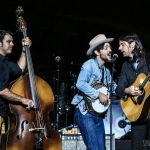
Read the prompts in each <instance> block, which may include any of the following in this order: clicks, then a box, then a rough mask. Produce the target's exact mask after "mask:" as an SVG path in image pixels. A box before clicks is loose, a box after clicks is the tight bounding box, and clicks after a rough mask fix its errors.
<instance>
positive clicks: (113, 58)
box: [111, 54, 118, 63]
mask: <svg viewBox="0 0 150 150" xmlns="http://www.w3.org/2000/svg"><path fill="white" fill-rule="evenodd" d="M117 58H118V55H117V54H113V57H112V60H111V62H112V63H114V62H115V61H116V59H117Z"/></svg>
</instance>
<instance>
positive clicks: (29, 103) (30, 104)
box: [21, 98, 34, 110]
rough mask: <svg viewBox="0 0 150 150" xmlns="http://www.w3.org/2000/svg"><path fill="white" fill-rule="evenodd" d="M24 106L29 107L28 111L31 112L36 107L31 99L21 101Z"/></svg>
mask: <svg viewBox="0 0 150 150" xmlns="http://www.w3.org/2000/svg"><path fill="white" fill-rule="evenodd" d="M21 102H22V104H24V105H27V107H26V109H27V110H30V108H32V107H33V106H34V103H33V101H32V100H31V99H27V98H22V99H21Z"/></svg>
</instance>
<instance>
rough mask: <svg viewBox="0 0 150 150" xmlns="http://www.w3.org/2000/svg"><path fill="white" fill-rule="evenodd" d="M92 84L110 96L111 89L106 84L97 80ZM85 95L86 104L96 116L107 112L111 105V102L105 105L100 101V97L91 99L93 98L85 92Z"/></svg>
mask: <svg viewBox="0 0 150 150" xmlns="http://www.w3.org/2000/svg"><path fill="white" fill-rule="evenodd" d="M91 86H92V87H93V88H95V89H96V90H98V91H99V92H101V93H103V94H105V95H107V96H108V97H109V96H110V91H109V89H108V87H107V86H106V85H105V84H103V83H97V82H95V83H93V84H92V85H91ZM83 97H84V100H85V106H86V108H87V110H88V111H89V112H90V113H91V114H93V115H95V116H99V115H101V114H103V113H104V112H106V110H107V109H108V108H109V106H110V102H109V103H108V104H107V105H103V104H101V102H100V101H99V99H98V98H97V99H91V98H89V97H87V96H86V95H85V94H84V95H83Z"/></svg>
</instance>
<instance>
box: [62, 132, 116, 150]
mask: <svg viewBox="0 0 150 150" xmlns="http://www.w3.org/2000/svg"><path fill="white" fill-rule="evenodd" d="M105 138H106V150H110V135H109V134H106V135H105ZM61 140H62V150H86V146H85V144H84V142H83V139H82V136H81V134H62V135H61ZM112 150H115V135H114V134H113V135H112Z"/></svg>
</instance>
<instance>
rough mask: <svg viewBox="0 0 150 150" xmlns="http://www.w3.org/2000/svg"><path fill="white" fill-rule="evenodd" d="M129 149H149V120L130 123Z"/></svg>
mask: <svg viewBox="0 0 150 150" xmlns="http://www.w3.org/2000/svg"><path fill="white" fill-rule="evenodd" d="M131 150H150V120H149V119H148V120H146V121H145V122H143V123H136V122H133V123H131Z"/></svg>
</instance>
